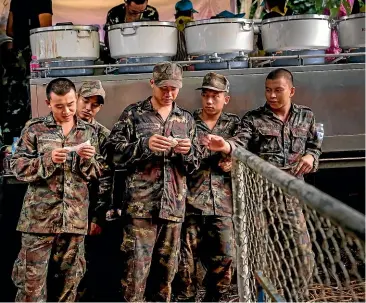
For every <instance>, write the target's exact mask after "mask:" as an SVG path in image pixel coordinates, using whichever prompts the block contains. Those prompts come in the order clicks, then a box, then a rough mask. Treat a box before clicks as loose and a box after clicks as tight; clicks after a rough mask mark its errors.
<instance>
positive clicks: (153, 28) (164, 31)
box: [108, 21, 178, 59]
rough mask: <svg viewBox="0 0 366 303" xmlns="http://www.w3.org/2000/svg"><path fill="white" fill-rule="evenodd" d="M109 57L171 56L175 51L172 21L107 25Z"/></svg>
mask: <svg viewBox="0 0 366 303" xmlns="http://www.w3.org/2000/svg"><path fill="white" fill-rule="evenodd" d="M108 39H109V49H110V52H111V57H112V58H114V59H120V58H125V57H156V56H166V57H172V56H174V55H175V54H176V53H177V39H178V32H177V28H176V25H175V23H174V22H159V21H146V22H132V23H123V24H114V25H111V26H109V27H108Z"/></svg>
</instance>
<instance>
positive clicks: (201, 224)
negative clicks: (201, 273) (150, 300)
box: [174, 216, 235, 301]
mask: <svg viewBox="0 0 366 303" xmlns="http://www.w3.org/2000/svg"><path fill="white" fill-rule="evenodd" d="M233 231H234V228H233V222H232V219H231V218H230V217H217V216H204V217H202V216H189V217H187V218H186V219H185V222H184V223H183V230H182V243H181V245H182V247H181V256H180V257H181V259H180V262H179V267H178V274H177V277H176V281H175V283H174V284H175V291H174V293H175V297H176V299H177V300H179V301H194V300H195V297H196V295H197V286H198V281H197V280H198V279H197V263H198V259H200V260H201V262H202V263H203V264H204V265H205V267H206V268H207V272H206V276H205V279H204V284H205V287H206V297H205V300H206V301H215V300H220V298H221V297H222V295H223V294H224V293H226V292H227V290H228V289H229V287H230V283H231V277H232V266H231V265H232V262H233V256H234V253H235V252H234V246H233V241H232V239H233V236H234V234H233Z"/></svg>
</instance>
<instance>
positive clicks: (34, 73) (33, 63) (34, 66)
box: [30, 56, 40, 79]
mask: <svg viewBox="0 0 366 303" xmlns="http://www.w3.org/2000/svg"><path fill="white" fill-rule="evenodd" d="M39 67H40V65H39V61H38V60H37V56H32V61H31V62H30V72H31V79H36V78H40V72H39V71H36V69H38V68H39Z"/></svg>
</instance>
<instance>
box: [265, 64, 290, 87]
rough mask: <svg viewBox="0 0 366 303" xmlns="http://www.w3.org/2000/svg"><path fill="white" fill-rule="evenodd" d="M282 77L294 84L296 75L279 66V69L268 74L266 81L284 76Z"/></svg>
mask: <svg viewBox="0 0 366 303" xmlns="http://www.w3.org/2000/svg"><path fill="white" fill-rule="evenodd" d="M282 77H283V78H285V79H287V80H288V81H290V82H291V84H292V85H294V76H293V75H292V73H291V72H290V71H289V70H288V69H286V68H277V69H275V70H273V71H271V72H270V73H269V74H268V76H267V78H266V81H267V80H276V79H279V78H282Z"/></svg>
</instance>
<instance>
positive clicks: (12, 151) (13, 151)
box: [11, 137, 19, 155]
mask: <svg viewBox="0 0 366 303" xmlns="http://www.w3.org/2000/svg"><path fill="white" fill-rule="evenodd" d="M18 141H19V137H14V138H13V144H12V145H11V154H12V155H14V153H15V150H16V149H17V146H18Z"/></svg>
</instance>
